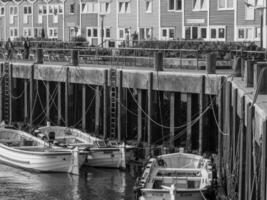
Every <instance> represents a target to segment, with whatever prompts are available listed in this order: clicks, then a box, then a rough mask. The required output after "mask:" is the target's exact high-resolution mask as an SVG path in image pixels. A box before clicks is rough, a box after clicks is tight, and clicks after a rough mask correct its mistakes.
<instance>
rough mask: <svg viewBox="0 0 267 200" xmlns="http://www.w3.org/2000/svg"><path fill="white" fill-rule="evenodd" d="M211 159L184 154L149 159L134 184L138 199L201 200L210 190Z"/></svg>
mask: <svg viewBox="0 0 267 200" xmlns="http://www.w3.org/2000/svg"><path fill="white" fill-rule="evenodd" d="M211 176H212V172H211V165H210V160H208V159H204V158H203V157H202V156H199V155H195V154H186V153H172V154H166V155H161V156H158V157H157V158H151V159H150V160H149V161H148V163H147V164H146V166H145V169H144V171H143V175H142V177H141V178H140V179H139V180H138V182H137V193H138V199H139V200H163V199H164V200H202V199H205V193H206V192H207V191H208V189H209V188H210V187H211V179H212V177H211Z"/></svg>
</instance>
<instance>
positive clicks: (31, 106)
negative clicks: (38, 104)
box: [29, 65, 34, 126]
mask: <svg viewBox="0 0 267 200" xmlns="http://www.w3.org/2000/svg"><path fill="white" fill-rule="evenodd" d="M33 86H34V65H32V66H31V75H30V96H29V97H30V99H29V101H30V105H29V107H30V126H32V122H33V120H32V118H33V111H34V110H33Z"/></svg>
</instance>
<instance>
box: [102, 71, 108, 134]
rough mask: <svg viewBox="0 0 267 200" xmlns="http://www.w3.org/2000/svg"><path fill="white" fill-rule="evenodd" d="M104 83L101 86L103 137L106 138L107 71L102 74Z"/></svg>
mask: <svg viewBox="0 0 267 200" xmlns="http://www.w3.org/2000/svg"><path fill="white" fill-rule="evenodd" d="M104 77H105V81H104V84H103V134H104V135H103V136H104V138H107V136H108V135H107V133H108V110H109V109H108V97H107V95H108V91H107V90H108V70H105V72H104Z"/></svg>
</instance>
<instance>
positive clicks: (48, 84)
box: [45, 81, 50, 121]
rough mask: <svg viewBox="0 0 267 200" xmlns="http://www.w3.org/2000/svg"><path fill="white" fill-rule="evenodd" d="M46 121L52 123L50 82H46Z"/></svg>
mask: <svg viewBox="0 0 267 200" xmlns="http://www.w3.org/2000/svg"><path fill="white" fill-rule="evenodd" d="M45 85H46V121H50V91H49V90H50V82H49V81H46V83H45Z"/></svg>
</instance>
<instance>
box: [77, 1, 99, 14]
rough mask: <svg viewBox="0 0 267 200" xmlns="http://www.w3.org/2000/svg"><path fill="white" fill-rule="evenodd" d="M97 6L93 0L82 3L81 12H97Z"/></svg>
mask: <svg viewBox="0 0 267 200" xmlns="http://www.w3.org/2000/svg"><path fill="white" fill-rule="evenodd" d="M97 8H98V7H97V3H95V2H87V3H82V13H97V12H98V9H97ZM100 9H101V7H100Z"/></svg>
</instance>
